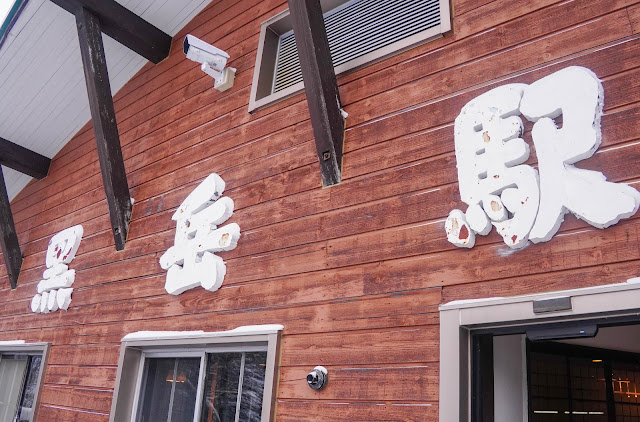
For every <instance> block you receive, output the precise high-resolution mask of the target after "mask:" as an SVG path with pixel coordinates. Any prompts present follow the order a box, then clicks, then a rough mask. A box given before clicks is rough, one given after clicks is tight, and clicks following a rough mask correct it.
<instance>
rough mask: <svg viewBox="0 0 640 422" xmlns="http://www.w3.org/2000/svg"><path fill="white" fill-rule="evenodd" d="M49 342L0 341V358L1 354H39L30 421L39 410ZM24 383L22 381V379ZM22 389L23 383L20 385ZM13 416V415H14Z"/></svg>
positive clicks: (35, 417) (34, 418) (36, 417)
mask: <svg viewBox="0 0 640 422" xmlns="http://www.w3.org/2000/svg"><path fill="white" fill-rule="evenodd" d="M49 349H50V344H49V343H20V342H12V341H0V360H2V356H3V355H9V356H20V355H27V356H40V358H41V359H42V360H41V364H40V372H39V373H38V380H37V381H36V394H35V397H34V398H33V413H32V415H31V418H30V419H29V420H30V421H35V420H38V412H39V410H40V398H41V396H42V389H43V387H44V373H45V368H46V367H47V361H48V360H49ZM23 384H24V381H23ZM22 388H23V389H24V385H23V386H22ZM23 394H24V391H21V393H20V401H22V395H23ZM14 416H15V415H14Z"/></svg>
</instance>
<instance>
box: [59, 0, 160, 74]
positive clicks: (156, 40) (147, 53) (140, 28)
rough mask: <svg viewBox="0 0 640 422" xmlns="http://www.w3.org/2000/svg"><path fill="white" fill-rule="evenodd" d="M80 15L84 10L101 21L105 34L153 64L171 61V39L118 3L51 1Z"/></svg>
mask: <svg viewBox="0 0 640 422" xmlns="http://www.w3.org/2000/svg"><path fill="white" fill-rule="evenodd" d="M51 1H52V2H54V3H55V4H57V5H58V6H60V7H62V8H63V9H65V10H67V11H68V12H70V13H72V14H74V15H77V13H78V11H79V10H80V9H82V8H84V9H87V10H90V11H91V12H92V13H93V14H94V15H95V16H97V17H98V19H99V20H100V24H101V27H102V32H104V33H105V34H107V35H108V36H110V37H111V38H113V39H114V40H116V41H118V42H119V43H120V44H122V45H124V46H126V47H128V48H129V49H131V50H133V51H135V52H136V53H138V54H140V55H141V56H142V57H144V58H146V59H147V60H149V61H151V62H153V63H160V62H161V61H162V60H164V59H165V58H167V56H168V55H169V50H171V36H170V35H168V34H166V33H164V32H163V31H161V30H160V29H158V28H156V27H155V26H153V25H152V24H150V23H149V22H147V21H146V20H144V19H142V18H141V17H140V16H138V15H136V14H135V13H133V12H132V11H130V10H129V9H127V8H126V7H124V6H122V5H120V4H119V3H118V2H116V1H114V0H51Z"/></svg>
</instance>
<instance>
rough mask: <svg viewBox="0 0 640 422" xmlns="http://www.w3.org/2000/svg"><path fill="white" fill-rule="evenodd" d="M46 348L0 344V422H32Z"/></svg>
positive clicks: (41, 346)
mask: <svg viewBox="0 0 640 422" xmlns="http://www.w3.org/2000/svg"><path fill="white" fill-rule="evenodd" d="M46 350H47V346H46V345H40V344H38V345H33V344H30V345H27V344H11V345H7V344H2V342H0V422H30V421H34V420H36V409H37V404H38V397H39V392H40V385H41V379H42V373H43V371H42V368H43V367H44V364H43V362H44V359H45V357H46Z"/></svg>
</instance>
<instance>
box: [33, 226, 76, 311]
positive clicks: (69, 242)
mask: <svg viewBox="0 0 640 422" xmlns="http://www.w3.org/2000/svg"><path fill="white" fill-rule="evenodd" d="M82 234H83V229H82V226H80V225H78V226H73V227H70V228H68V229H65V230H63V231H61V232H60V233H58V234H56V235H55V236H53V237H52V238H51V240H50V241H49V246H48V247H47V256H46V261H45V263H46V265H47V269H46V270H45V271H44V273H43V274H42V277H43V278H44V280H42V281H40V282H39V283H38V294H36V295H35V296H34V297H33V299H32V300H31V310H32V311H33V312H36V313H44V314H46V313H49V312H53V311H57V310H58V309H64V310H65V311H66V310H67V309H68V308H69V304H70V303H71V293H72V292H73V289H72V288H71V285H72V284H73V282H74V281H75V279H76V270H70V269H69V266H68V265H67V264H69V263H71V261H73V258H75V256H76V252H77V251H78V247H80V241H81V240H82Z"/></svg>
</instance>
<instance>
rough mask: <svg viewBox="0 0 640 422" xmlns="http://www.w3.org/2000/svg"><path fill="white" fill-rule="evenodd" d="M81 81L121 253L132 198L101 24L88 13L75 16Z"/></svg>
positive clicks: (129, 216) (117, 244) (110, 213)
mask: <svg viewBox="0 0 640 422" xmlns="http://www.w3.org/2000/svg"><path fill="white" fill-rule="evenodd" d="M76 26H77V27H78V37H79V39H80V53H81V55H82V65H83V67H84V78H85V81H86V83H87V93H88V94H89V107H90V109H91V119H92V120H93V130H94V132H95V136H96V143H97V144H98V159H99V161H100V171H101V172H102V183H103V185H104V191H105V194H106V196H107V204H108V205H109V216H110V217H111V227H112V229H113V237H114V239H115V243H116V249H117V250H119V251H120V250H122V249H124V245H125V242H126V240H127V233H128V231H129V221H130V220H131V197H130V195H129V186H128V184H127V173H126V171H125V167H124V160H123V158H122V149H121V146H120V136H119V135H118V124H117V122H116V112H115V109H114V107H113V97H112V96H111V86H110V84H109V74H108V72H107V62H106V60H105V56H104V45H103V44H102V32H101V30H100V20H99V19H98V17H97V16H96V15H95V14H94V13H93V12H91V11H90V10H88V9H85V8H82V9H80V10H79V11H78V13H77V14H76Z"/></svg>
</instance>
